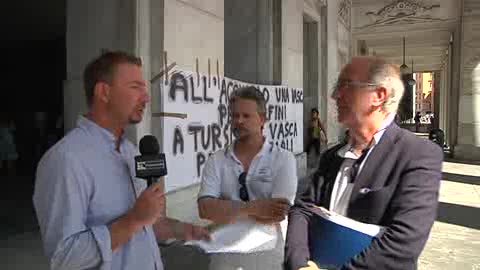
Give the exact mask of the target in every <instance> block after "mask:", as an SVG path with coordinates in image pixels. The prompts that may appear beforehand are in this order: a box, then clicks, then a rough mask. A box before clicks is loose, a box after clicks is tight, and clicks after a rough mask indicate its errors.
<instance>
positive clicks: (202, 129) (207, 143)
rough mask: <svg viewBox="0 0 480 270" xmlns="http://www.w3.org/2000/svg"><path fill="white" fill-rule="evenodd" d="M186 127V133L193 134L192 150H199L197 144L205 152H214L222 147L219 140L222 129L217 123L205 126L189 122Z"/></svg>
mask: <svg viewBox="0 0 480 270" xmlns="http://www.w3.org/2000/svg"><path fill="white" fill-rule="evenodd" d="M187 129H188V133H189V134H190V135H192V136H193V150H194V151H195V152H198V151H199V146H201V147H202V150H203V151H207V152H209V151H212V152H215V151H217V149H221V148H222V147H223V146H222V143H221V141H220V137H221V135H222V129H221V128H220V126H219V125H218V124H217V123H213V124H211V125H207V126H204V125H202V124H198V123H190V124H189V125H188V128H187Z"/></svg>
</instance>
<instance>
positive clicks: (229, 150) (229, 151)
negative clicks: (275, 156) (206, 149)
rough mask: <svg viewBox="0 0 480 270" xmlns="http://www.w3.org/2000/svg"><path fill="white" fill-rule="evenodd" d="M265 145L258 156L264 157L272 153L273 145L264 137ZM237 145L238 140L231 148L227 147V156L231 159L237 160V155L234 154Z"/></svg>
mask: <svg viewBox="0 0 480 270" xmlns="http://www.w3.org/2000/svg"><path fill="white" fill-rule="evenodd" d="M263 139H264V140H263V145H262V148H261V149H260V151H259V152H258V153H257V155H256V156H263V155H265V154H266V153H267V152H271V150H272V147H273V144H272V143H271V142H269V141H268V140H267V138H265V137H263ZM236 143H237V140H235V141H234V142H233V143H232V144H231V145H230V146H228V147H227V149H226V151H227V152H226V154H228V155H229V156H230V157H232V158H234V159H236V157H235V153H234V152H233V149H234V146H235V144H236Z"/></svg>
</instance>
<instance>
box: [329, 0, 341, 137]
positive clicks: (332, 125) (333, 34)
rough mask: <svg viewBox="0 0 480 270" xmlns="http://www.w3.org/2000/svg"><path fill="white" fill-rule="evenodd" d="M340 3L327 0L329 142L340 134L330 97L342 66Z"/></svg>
mask: <svg viewBox="0 0 480 270" xmlns="http://www.w3.org/2000/svg"><path fill="white" fill-rule="evenodd" d="M338 4H339V0H328V1H327V89H328V103H327V112H328V113H327V127H326V128H327V136H328V142H329V144H332V143H336V142H337V141H338V135H339V125H338V121H337V108H336V105H335V102H334V101H333V99H331V98H330V96H331V95H332V92H333V86H334V84H335V82H336V80H337V77H338V74H339V71H340V68H341V67H339V65H338Z"/></svg>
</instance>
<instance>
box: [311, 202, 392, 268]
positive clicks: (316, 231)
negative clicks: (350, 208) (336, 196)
mask: <svg viewBox="0 0 480 270" xmlns="http://www.w3.org/2000/svg"><path fill="white" fill-rule="evenodd" d="M313 213H314V215H313V217H312V219H311V222H310V228H309V248H310V257H311V258H310V259H311V260H312V261H314V262H315V263H316V264H317V265H318V266H319V267H322V268H337V267H341V266H342V265H343V264H345V263H347V262H349V261H350V259H351V258H353V257H354V256H355V255H357V254H359V253H360V252H362V250H363V249H365V248H366V247H368V245H370V243H371V241H372V239H373V238H374V237H378V236H379V235H380V234H381V233H382V231H383V228H382V227H380V226H377V225H373V224H367V223H361V222H358V221H355V220H353V219H350V218H347V217H344V216H341V215H338V214H335V213H331V212H329V211H328V210H326V209H324V208H318V209H317V208H316V209H314V211H313Z"/></svg>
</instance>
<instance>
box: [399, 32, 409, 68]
mask: <svg viewBox="0 0 480 270" xmlns="http://www.w3.org/2000/svg"><path fill="white" fill-rule="evenodd" d="M400 73H402V75H405V74H408V66H407V65H405V37H403V64H402V65H401V66H400Z"/></svg>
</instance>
